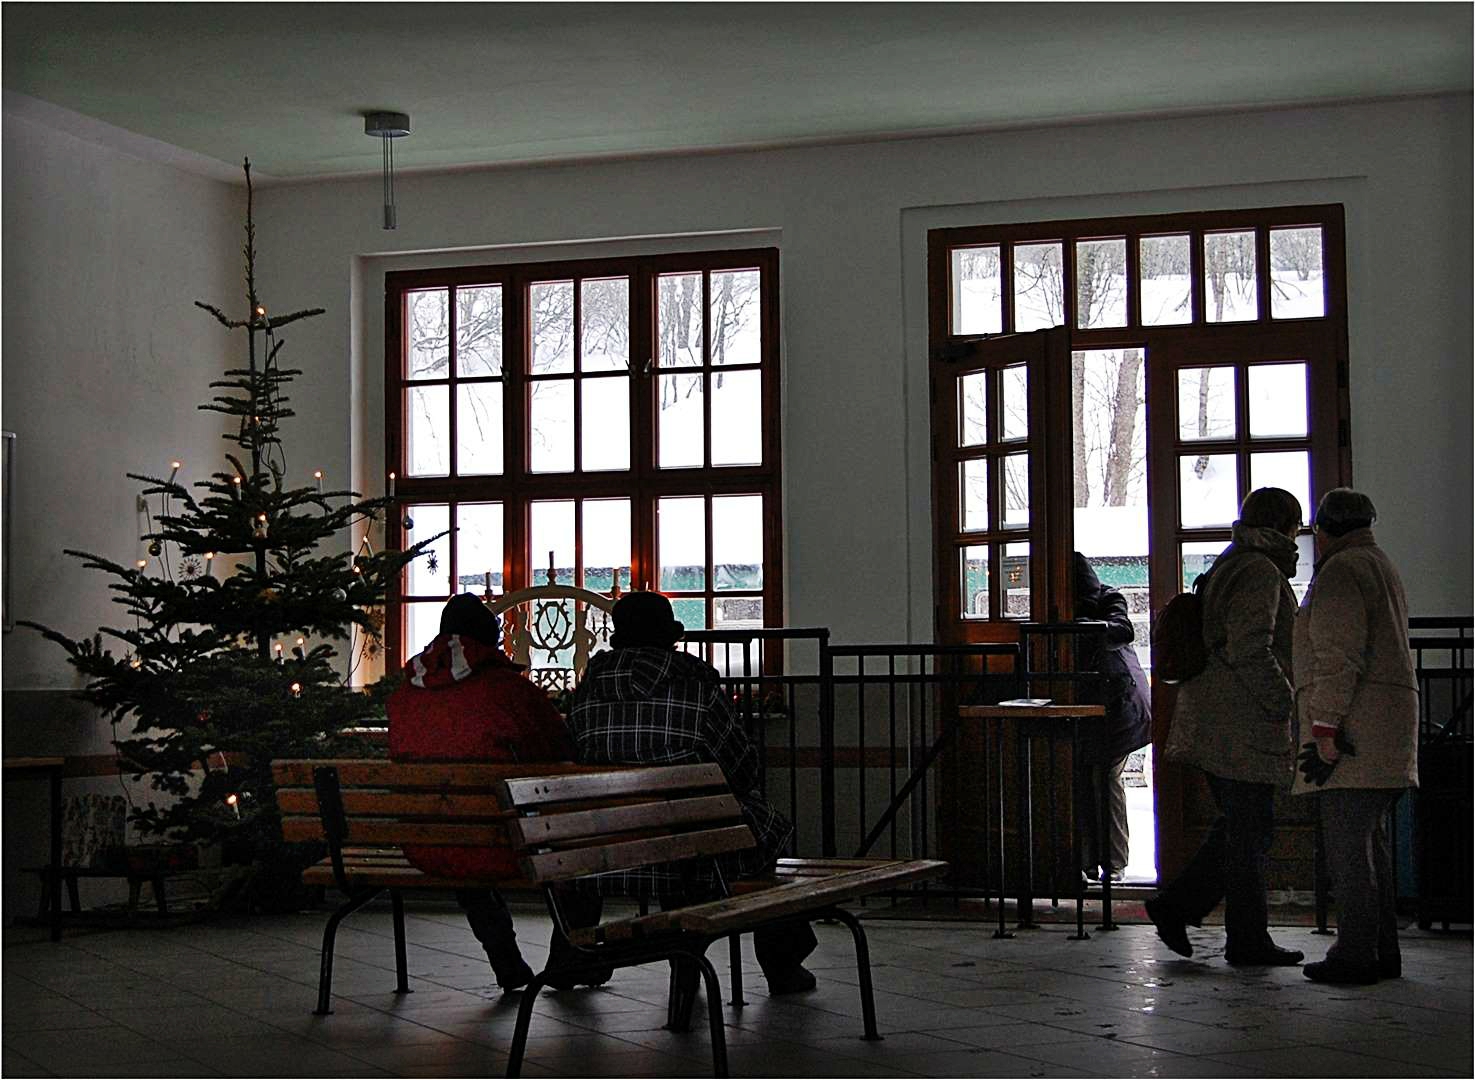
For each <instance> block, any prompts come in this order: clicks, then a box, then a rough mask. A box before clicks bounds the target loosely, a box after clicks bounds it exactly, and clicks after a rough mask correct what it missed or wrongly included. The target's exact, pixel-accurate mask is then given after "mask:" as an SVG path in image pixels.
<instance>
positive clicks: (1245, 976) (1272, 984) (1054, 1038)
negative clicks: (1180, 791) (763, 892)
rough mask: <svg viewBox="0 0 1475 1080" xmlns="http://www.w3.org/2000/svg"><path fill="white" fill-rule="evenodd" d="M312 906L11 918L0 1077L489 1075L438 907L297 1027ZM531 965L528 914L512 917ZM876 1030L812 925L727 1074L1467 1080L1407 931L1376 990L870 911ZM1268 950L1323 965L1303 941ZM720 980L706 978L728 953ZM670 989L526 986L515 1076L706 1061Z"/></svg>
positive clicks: (373, 937) (1467, 1034) (311, 965)
mask: <svg viewBox="0 0 1475 1080" xmlns="http://www.w3.org/2000/svg"><path fill="white" fill-rule="evenodd" d="M323 921H324V916H323V915H320V914H319V915H292V916H283V917H276V918H260V919H254V920H249V921H248V920H237V921H228V922H219V923H210V924H195V925H191V926H183V927H176V928H174V929H169V930H164V929H138V930H133V931H107V932H103V931H92V932H88V931H86V930H84V929H80V928H79V929H74V930H71V931H69V932H68V935H67V937H66V939H65V940H64V941H63V942H62V943H61V944H59V945H57V944H52V943H51V942H49V941H46V940H44V937H43V936H42V935H41V933H40V932H38V931H35V930H29V929H12V930H8V931H7V932H6V938H5V949H4V999H3V1019H4V1024H3V1036H4V1060H3V1072H4V1075H5V1076H7V1077H20V1076H52V1075H56V1076H151V1077H168V1076H274V1077H276V1076H500V1075H503V1073H504V1070H505V1066H506V1048H507V1044H508V1041H509V1039H510V1035H511V1031H512V1025H513V1021H514V1019H515V1016H516V1002H517V998H516V997H511V998H503V997H501V996H499V994H498V992H497V989H496V986H495V984H494V983H493V981H492V979H491V974H490V972H489V970H488V968H487V966H486V963H485V960H484V959H483V958H482V956H481V953H480V951H479V948H478V946H477V944H476V942H475V941H474V940H473V939H472V937H471V935H470V933H469V931H467V929H466V927H465V923H464V922H463V921H462V920H461V918H460V916H459V914H458V913H457V912H456V911H455V910H454V909H452V908H449V907H435V906H430V907H421V908H415V909H412V911H411V914H410V927H409V938H410V942H411V945H410V954H409V960H410V972H411V983H412V986H413V988H414V991H415V992H414V993H413V994H411V995H409V996H407V997H404V998H396V997H395V995H394V994H393V992H392V990H393V985H394V954H393V947H392V939H391V936H390V923H389V914H388V912H387V910H384V911H380V910H370V911H366V912H362V913H360V914H358V915H355V916H354V917H352V918H351V919H349V920H348V922H347V923H346V924H345V926H344V929H343V930H342V932H341V933H340V935H339V960H338V969H337V973H336V982H335V990H336V991H337V997H336V1011H335V1013H334V1015H332V1016H326V1017H315V1016H313V1015H311V1010H312V1007H313V1004H314V995H315V982H316V977H317V947H318V940H319V935H320V933H321V931H322V926H323ZM518 922H519V926H520V930H521V937H522V939H523V940H524V942H525V946H526V947H525V952H526V953H527V955H528V959H529V960H530V961H531V962H533V963H534V964H535V965H536V964H537V963H538V962H539V961H540V960H541V959H542V957H543V947H542V943H543V941H544V940H545V937H546V930H545V927H546V922H545V920H543V919H542V918H540V917H539V916H538V915H537V914H536V912H535V909H533V908H528V909H527V910H526V913H522V912H521V911H520V912H519V916H518ZM867 925H868V927H869V935H870V940H871V951H872V958H873V961H874V965H875V977H876V985H877V988H878V990H877V994H876V999H877V1007H878V1011H879V1019H880V1027H881V1031H882V1033H883V1034H884V1035H885V1039H884V1041H882V1042H876V1043H868V1042H865V1041H863V1040H861V1039H860V1038H859V1036H860V1033H861V1021H860V1002H859V998H858V995H857V993H856V989H855V983H856V974H855V969H854V966H853V960H852V954H851V949H850V944H849V935H848V934H847V933H846V932H845V931H844V930H843V928H841V927H838V926H821V927H819V928H818V933H819V937H820V950H819V952H817V953H816V954H815V956H814V957H813V958H812V959H811V962H810V966H811V967H812V968H813V969H814V970H815V972H816V973H817V974H818V975H819V987H818V988H817V989H816V990H815V991H814V992H813V993H810V994H805V995H801V996H799V997H793V998H787V999H779V1000H774V1001H770V1000H769V999H768V998H767V997H766V996H765V994H764V983H763V979H762V977H761V975H760V974H759V973H758V971H757V968H756V965H754V964H753V962H752V954H751V949H748V950H747V951H746V953H745V955H746V958H747V960H748V964H747V968H746V969H745V970H747V972H748V975H747V980H748V993H747V996H748V1000H749V1004H748V1005H747V1006H746V1007H745V1008H743V1009H741V1010H734V1009H732V1008H729V1007H727V1006H726V1005H724V1006H723V1010H724V1015H725V1017H726V1023H727V1029H726V1030H727V1038H728V1047H729V1056H730V1061H731V1069H732V1074H733V1075H734V1076H975V1077H995V1076H1010V1077H1013V1076H1018V1077H1025V1076H1028V1077H1034V1076H1146V1077H1212V1076H1227V1077H1238V1076H1294V1077H1297V1078H1298V1080H1300V1078H1304V1077H1312V1076H1336V1077H1364V1076H1396V1077H1416V1076H1461V1077H1468V1076H1470V1075H1471V1072H1472V1068H1471V1066H1472V1054H1471V939H1470V935H1469V934H1468V933H1463V934H1460V933H1451V934H1440V933H1420V932H1419V931H1418V930H1416V929H1414V930H1409V931H1407V932H1406V934H1405V937H1404V971H1405V977H1404V978H1403V979H1401V980H1398V981H1394V982H1385V983H1380V984H1378V985H1377V986H1371V987H1356V988H1335V987H1324V986H1318V985H1315V984H1312V983H1310V982H1307V981H1306V980H1305V979H1304V978H1303V977H1302V976H1301V973H1300V971H1299V970H1297V969H1278V970H1243V971H1237V970H1234V969H1231V968H1228V967H1226V966H1225V965H1224V963H1223V957H1222V951H1223V949H1222V942H1223V938H1222V934H1221V933H1220V932H1219V931H1217V930H1204V931H1194V932H1193V936H1194V937H1195V940H1196V941H1197V943H1198V946H1199V955H1198V956H1196V957H1195V958H1194V959H1192V960H1183V959H1179V958H1178V957H1176V956H1174V955H1173V954H1171V953H1169V952H1168V951H1167V950H1166V949H1164V948H1163V947H1162V946H1161V945H1160V944H1159V943H1158V941H1157V939H1156V938H1155V936H1154V935H1153V932H1152V929H1151V928H1150V927H1147V926H1126V927H1123V928H1122V929H1121V930H1120V931H1118V932H1116V933H1095V934H1094V935H1093V937H1092V939H1091V940H1090V941H1083V942H1082V941H1072V940H1070V938H1069V934H1070V928H1069V927H1067V926H1048V927H1045V928H1043V929H1040V930H1033V931H1028V932H1021V933H1019V934H1018V935H1017V936H1016V937H1014V938H1013V939H1010V940H994V939H993V937H992V928H991V927H990V926H988V925H986V924H979V923H958V922H947V923H941V922H939V923H923V922H898V921H891V920H873V921H869V922H868V924H867ZM1276 937H1277V939H1278V940H1279V941H1280V942H1281V943H1283V944H1285V945H1289V946H1293V947H1296V948H1300V949H1304V950H1305V951H1306V952H1307V953H1308V955H1310V956H1312V957H1313V958H1315V957H1319V956H1320V955H1321V953H1322V952H1323V951H1324V948H1325V945H1326V943H1327V940H1328V939H1326V938H1322V937H1318V936H1316V935H1314V934H1312V933H1311V932H1310V931H1309V930H1306V929H1284V930H1279V931H1277V933H1276ZM719 954H720V955H721V957H722V961H721V962H718V964H717V966H718V970H719V971H720V972H721V973H722V975H723V978H724V981H725V980H726V977H727V976H726V971H725V957H726V952H725V950H723V949H714V950H713V953H712V955H713V958H714V960H717V958H718V956H719ZM665 990H666V977H665V973H664V971H663V970H661V969H659V968H656V967H649V968H640V969H633V970H626V971H622V972H618V973H617V974H616V976H615V978H614V980H613V981H611V982H610V983H609V984H608V985H607V986H606V987H604V988H602V989H599V990H579V991H571V992H568V993H561V994H552V993H545V994H543V995H542V996H541V998H540V1000H539V1003H538V1010H537V1013H536V1014H535V1018H534V1021H533V1028H532V1037H531V1039H530V1040H529V1046H528V1061H527V1064H526V1066H525V1068H524V1075H526V1076H576V1077H581V1078H582V1077H589V1076H706V1075H711V1058H710V1056H709V1039H708V1035H707V1030H706V1024H705V1021H704V1020H703V1019H702V1015H701V1010H700V1008H699V1010H698V1017H697V1021H698V1022H697V1023H696V1024H695V1025H694V1027H693V1030H692V1031H691V1032H689V1033H685V1034H673V1033H671V1032H668V1031H665V1030H663V1029H662V1024H663V1023H664V1021H665V1009H664V1004H663V1003H664V1000H665Z"/></svg>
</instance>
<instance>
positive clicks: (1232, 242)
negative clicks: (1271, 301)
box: [1204, 229, 1260, 322]
mask: <svg viewBox="0 0 1475 1080" xmlns="http://www.w3.org/2000/svg"><path fill="white" fill-rule="evenodd" d="M1258 304H1259V276H1258V275H1257V274H1256V272H1255V231H1254V230H1253V229H1248V230H1246V231H1244V232H1223V233H1205V234H1204V307H1205V308H1207V309H1208V310H1207V311H1206V312H1205V318H1207V319H1208V321H1209V322H1245V321H1247V320H1250V319H1256V318H1259V316H1260V311H1259V306H1258Z"/></svg>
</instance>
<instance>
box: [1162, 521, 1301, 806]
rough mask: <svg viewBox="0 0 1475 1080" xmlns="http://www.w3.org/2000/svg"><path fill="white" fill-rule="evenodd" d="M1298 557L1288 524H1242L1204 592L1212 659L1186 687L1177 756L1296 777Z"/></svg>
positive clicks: (1224, 770) (1259, 778) (1271, 779)
mask: <svg viewBox="0 0 1475 1080" xmlns="http://www.w3.org/2000/svg"><path fill="white" fill-rule="evenodd" d="M1296 558H1297V552H1296V545H1295V542H1294V541H1293V540H1291V539H1290V538H1288V537H1287V536H1285V535H1284V534H1282V533H1277V532H1275V531H1274V530H1273V529H1255V528H1245V527H1244V526H1241V525H1235V527H1234V543H1233V544H1231V545H1230V546H1229V547H1228V548H1226V549H1225V551H1224V553H1223V554H1222V555H1220V556H1219V559H1218V560H1216V562H1215V564H1214V567H1213V569H1212V570H1211V572H1210V574H1209V578H1208V582H1207V585H1206V586H1205V588H1204V590H1203V593H1202V600H1203V629H1204V644H1205V645H1206V646H1207V647H1208V650H1209V662H1208V666H1207V667H1205V668H1204V670H1203V671H1202V672H1201V673H1199V674H1198V675H1195V676H1194V677H1193V678H1192V679H1189V680H1188V681H1187V682H1185V683H1184V684H1183V685H1182V686H1180V687H1179V689H1178V699H1177V702H1176V704H1175V706H1174V709H1173V722H1172V726H1171V728H1170V730H1169V732H1168V741H1167V746H1166V753H1167V756H1168V757H1169V758H1170V759H1171V760H1173V761H1181V762H1185V763H1187V764H1189V765H1196V766H1198V767H1199V768H1200V769H1203V770H1204V771H1205V772H1207V773H1212V774H1213V775H1215V776H1222V777H1224V778H1225V779H1228V780H1243V781H1249V782H1252V783H1259V784H1279V785H1282V786H1284V785H1287V784H1289V783H1290V780H1291V773H1292V771H1293V767H1294V763H1295V750H1294V743H1293V741H1292V733H1291V712H1292V707H1293V698H1292V694H1291V681H1290V672H1291V634H1292V625H1293V623H1294V621H1295V616H1296V594H1295V593H1294V592H1292V591H1291V586H1290V581H1289V578H1290V577H1291V575H1292V574H1294V573H1295V569H1296Z"/></svg>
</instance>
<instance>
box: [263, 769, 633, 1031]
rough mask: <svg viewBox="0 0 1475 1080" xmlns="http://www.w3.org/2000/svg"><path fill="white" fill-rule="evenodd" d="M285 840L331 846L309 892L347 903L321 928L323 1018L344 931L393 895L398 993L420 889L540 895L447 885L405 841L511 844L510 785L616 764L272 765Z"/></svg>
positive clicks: (466, 882)
mask: <svg viewBox="0 0 1475 1080" xmlns="http://www.w3.org/2000/svg"><path fill="white" fill-rule="evenodd" d="M271 768H272V777H273V779H274V780H275V782H276V787H277V807H278V809H279V810H280V811H281V815H282V838H283V839H284V840H288V841H324V842H326V843H327V845H328V854H327V856H326V857H325V858H323V859H322V861H321V862H319V863H317V864H316V865H314V866H310V867H308V868H307V869H306V870H305V871H303V874H302V880H303V883H304V884H307V885H322V886H333V887H336V888H337V889H338V890H339V891H340V892H342V893H343V894H344V896H345V897H346V899H345V901H344V902H343V904H341V905H340V906H339V907H338V908H337V910H335V911H334V912H333V914H332V915H330V916H329V917H328V924H327V926H326V927H325V928H324V929H323V949H322V958H321V966H320V970H319V976H318V1004H317V1008H316V1009H314V1010H313V1012H314V1013H315V1014H316V1015H319V1016H322V1015H326V1014H328V1013H330V1012H332V1011H333V1010H332V1009H331V1008H330V1007H329V1006H330V1003H331V995H332V987H333V946H334V941H335V939H336V937H337V934H338V927H339V925H340V924H341V923H342V922H343V920H344V919H346V918H347V917H348V916H349V915H351V914H353V912H355V911H357V910H358V909H359V908H361V907H363V906H364V905H365V904H367V903H369V901H371V900H373V899H374V898H375V897H377V896H379V895H380V894H381V893H384V892H388V893H389V899H390V904H391V907H392V910H393V917H394V963H395V974H396V976H397V984H396V986H395V992H396V993H399V994H408V993H410V985H409V973H408V971H407V970H406V961H405V908H404V894H405V893H406V892H407V891H411V890H417V889H437V890H445V889H466V888H495V889H497V890H499V891H504V890H513V889H532V888H535V887H536V886H535V884H534V883H532V882H530V881H527V880H524V879H520V878H514V879H495V880H493V879H479V878H440V877H435V876H433V875H430V874H426V873H424V872H423V871H421V870H417V869H416V868H415V867H413V866H411V865H410V863H409V860H407V859H406V858H405V856H404V852H403V851H402V850H401V847H400V845H402V844H416V845H425V846H442V845H443V846H447V847H466V846H469V847H485V846H497V847H505V846H506V845H507V843H508V840H507V831H506V825H507V822H508V821H509V819H511V818H512V817H513V814H512V811H510V810H509V809H507V804H506V802H505V795H504V789H503V786H502V785H503V781H505V780H507V779H509V778H512V777H527V776H542V775H547V774H550V773H558V774H569V773H579V772H594V771H597V772H600V773H602V774H603V773H607V772H608V767H607V766H604V767H594V766H581V765H574V764H571V763H569V762H566V761H565V762H550V763H545V764H526V763H525V764H520V765H519V764H509V765H471V764H451V763H447V764H398V763H395V762H389V761H384V760H382V759H377V758H349V759H336V760H281V761H274V762H272V766H271Z"/></svg>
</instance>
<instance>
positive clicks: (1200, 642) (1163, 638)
mask: <svg viewBox="0 0 1475 1080" xmlns="http://www.w3.org/2000/svg"><path fill="white" fill-rule="evenodd" d="M1199 580H1202V577H1200V579H1199ZM1197 584H1198V582H1197V581H1196V582H1194V585H1195V586H1197ZM1208 664H1209V650H1208V648H1207V647H1206V646H1205V645H1204V605H1203V601H1202V600H1201V599H1200V598H1199V595H1198V591H1197V589H1196V588H1195V590H1194V591H1193V592H1185V593H1179V594H1178V595H1177V596H1175V597H1173V599H1171V600H1169V601H1168V606H1167V607H1165V608H1163V610H1162V611H1161V612H1160V613H1159V614H1158V617H1157V621H1156V622H1155V623H1153V624H1152V677H1153V678H1154V679H1155V680H1157V681H1159V682H1165V683H1181V682H1187V681H1188V680H1189V679H1191V678H1193V677H1194V676H1195V675H1197V674H1198V673H1199V672H1201V671H1203V669H1204V668H1206V667H1207V666H1208Z"/></svg>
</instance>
